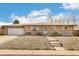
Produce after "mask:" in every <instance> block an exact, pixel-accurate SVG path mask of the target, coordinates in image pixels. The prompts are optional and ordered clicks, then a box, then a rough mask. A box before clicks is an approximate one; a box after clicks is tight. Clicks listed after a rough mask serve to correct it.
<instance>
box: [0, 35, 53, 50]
mask: <svg viewBox="0 0 79 59" xmlns="http://www.w3.org/2000/svg"><path fill="white" fill-rule="evenodd" d="M8 38H9V36H8ZM8 38H6V39H7V41H6V42H3V43H1V44H0V49H15V50H17V49H18V50H49V49H50V50H51V47H52V45H51V44H50V42H49V41H48V39H47V38H45V37H43V36H18V37H16V38H14V39H12V40H8ZM6 39H5V40H6Z"/></svg>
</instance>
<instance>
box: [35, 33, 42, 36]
mask: <svg viewBox="0 0 79 59" xmlns="http://www.w3.org/2000/svg"><path fill="white" fill-rule="evenodd" d="M34 35H39V36H42V35H43V34H42V33H41V32H37V33H35V34H34Z"/></svg>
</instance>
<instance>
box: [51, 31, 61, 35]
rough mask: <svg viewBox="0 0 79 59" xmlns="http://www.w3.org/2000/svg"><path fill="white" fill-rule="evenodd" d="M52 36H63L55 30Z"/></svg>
mask: <svg viewBox="0 0 79 59" xmlns="http://www.w3.org/2000/svg"><path fill="white" fill-rule="evenodd" d="M51 36H61V35H60V34H59V33H58V32H54V33H53V34H52V35H51Z"/></svg>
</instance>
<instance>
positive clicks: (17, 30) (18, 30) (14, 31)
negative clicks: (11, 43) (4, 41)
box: [8, 28, 24, 35]
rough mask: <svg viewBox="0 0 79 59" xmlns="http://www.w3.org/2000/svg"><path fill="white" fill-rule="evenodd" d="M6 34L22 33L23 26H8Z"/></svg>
mask: <svg viewBox="0 0 79 59" xmlns="http://www.w3.org/2000/svg"><path fill="white" fill-rule="evenodd" d="M8 35H24V30H23V28H8Z"/></svg>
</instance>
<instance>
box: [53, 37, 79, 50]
mask: <svg viewBox="0 0 79 59" xmlns="http://www.w3.org/2000/svg"><path fill="white" fill-rule="evenodd" d="M52 38H54V39H57V40H58V41H59V42H61V43H62V44H63V47H64V48H65V49H67V50H76V51H77V50H79V37H52Z"/></svg>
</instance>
